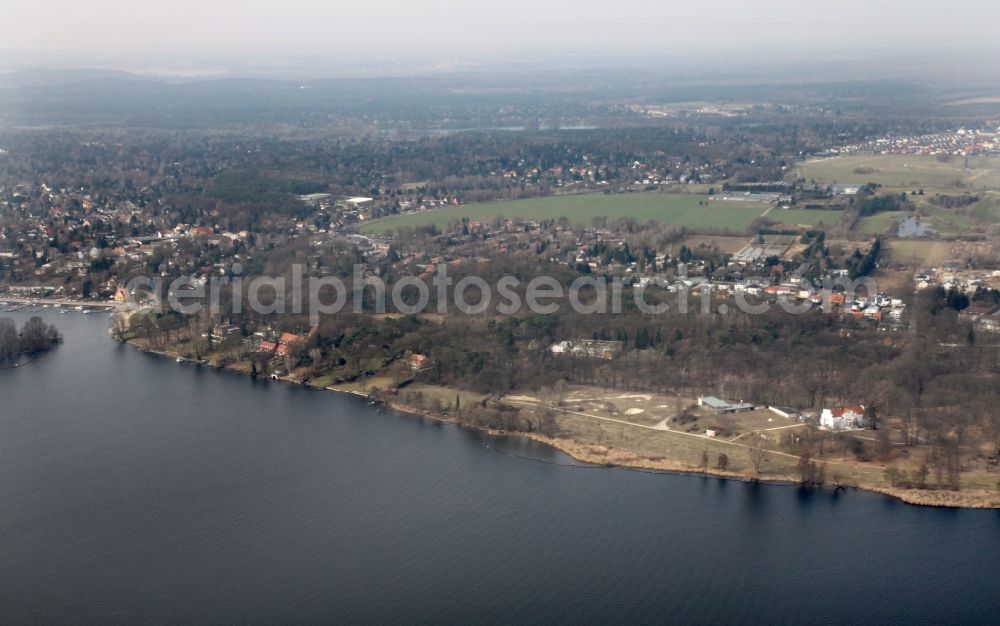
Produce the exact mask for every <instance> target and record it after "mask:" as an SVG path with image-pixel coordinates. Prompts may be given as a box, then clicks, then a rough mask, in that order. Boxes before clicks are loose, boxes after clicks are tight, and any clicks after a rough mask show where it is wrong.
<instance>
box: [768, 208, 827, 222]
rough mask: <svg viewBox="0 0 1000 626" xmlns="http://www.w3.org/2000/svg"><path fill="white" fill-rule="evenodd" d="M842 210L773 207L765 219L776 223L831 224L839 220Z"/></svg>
mask: <svg viewBox="0 0 1000 626" xmlns="http://www.w3.org/2000/svg"><path fill="white" fill-rule="evenodd" d="M843 213H844V212H843V211H832V210H831V211H826V210H823V209H773V210H772V211H771V212H770V213H768V214H767V219H769V220H770V221H772V222H776V223H778V224H793V225H802V226H816V225H817V224H820V223H822V224H823V225H824V226H833V225H834V224H836V223H837V222H838V221H840V216H841V215H843Z"/></svg>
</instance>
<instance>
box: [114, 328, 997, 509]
mask: <svg viewBox="0 0 1000 626" xmlns="http://www.w3.org/2000/svg"><path fill="white" fill-rule="evenodd" d="M126 343H129V344H131V345H133V346H134V347H136V348H137V349H139V350H140V351H142V352H145V353H148V354H154V355H157V356H163V357H168V358H174V359H176V358H178V357H180V355H179V354H176V353H172V352H170V351H168V350H152V349H149V348H147V347H145V346H142V345H141V344H140V343H139V342H137V341H135V340H134V339H130V340H128V341H127V342H126ZM194 362H195V363H197V364H199V365H208V366H209V367H213V368H215V369H219V370H222V371H228V372H233V373H238V374H242V375H248V373H247V372H245V371H243V370H241V369H239V368H234V367H229V366H222V367H219V366H217V365H214V364H212V363H210V362H208V361H194ZM278 380H279V381H281V382H288V383H292V384H298V385H304V383H301V382H296V381H293V380H291V379H288V378H287V377H285V378H279V379H278ZM314 388H315V389H320V390H324V391H332V392H335V393H342V394H347V395H351V396H354V397H362V398H369V399H374V398H375V396H373V395H372V394H368V393H365V392H361V391H353V390H348V389H336V388H333V387H314ZM455 391H456V392H458V390H455ZM377 402H378V403H379V404H380V405H382V406H385V407H387V408H389V409H391V410H393V411H396V412H399V413H404V414H407V415H411V416H415V417H421V418H426V419H430V420H434V421H437V422H442V423H450V424H455V425H457V426H463V427H468V428H472V429H474V430H476V431H478V432H481V433H483V434H486V435H490V436H517V437H523V438H525V439H530V440H532V441H535V442H537V443H542V444H545V445H548V446H551V447H553V448H555V449H557V450H559V451H560V452H563V453H564V454H566V455H568V456H569V457H571V458H572V459H574V460H575V461H579V462H581V463H585V464H587V465H589V466H594V467H605V468H621V469H627V470H644V471H652V472H656V473H665V474H676V475H685V476H702V477H709V478H717V479H723V480H736V481H739V482H755V483H761V484H767V485H774V486H781V485H783V486H797V487H800V488H802V489H815V490H824V491H825V490H826V487H824V486H822V485H820V486H809V485H802V484H801V482H800V481H799V480H797V479H796V477H795V476H793V475H771V476H764V477H752V476H748V475H746V474H745V473H742V472H736V471H727V470H720V469H716V468H712V467H692V466H690V465H688V464H684V463H681V462H678V461H674V460H670V459H657V460H654V459H649V458H643V457H641V456H639V455H637V454H636V453H634V452H632V451H629V450H625V449H618V448H609V449H607V450H601V451H595V450H594V448H595V446H593V445H589V444H585V443H580V442H578V441H575V440H573V439H567V438H561V437H549V436H546V435H542V434H540V433H534V432H520V431H501V430H494V429H490V428H481V427H477V426H475V425H470V424H461V423H459V422H458V421H457V420H456V419H455V418H454V417H450V416H444V415H437V414H434V413H431V412H429V411H427V410H425V409H418V408H416V407H412V406H408V405H407V404H406V403H404V402H402V401H400V400H399V399H398V398H395V397H384V396H378V399H377ZM849 489H860V490H863V491H869V492H872V493H879V494H882V495H885V496H889V497H891V498H894V499H896V500H899V501H901V502H904V503H906V504H911V505H915V506H929V507H945V508H967V509H1000V493H997V492H990V491H979V490H965V491H960V492H953V491H944V490H925V489H896V488H892V487H886V486H879V485H871V484H851V485H847V484H838V485H835V486H834V487H833V491H841V490H849Z"/></svg>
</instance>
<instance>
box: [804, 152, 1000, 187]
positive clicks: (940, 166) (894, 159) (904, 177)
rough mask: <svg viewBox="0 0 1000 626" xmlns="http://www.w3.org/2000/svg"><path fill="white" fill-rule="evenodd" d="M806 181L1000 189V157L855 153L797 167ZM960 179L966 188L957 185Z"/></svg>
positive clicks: (809, 162)
mask: <svg viewBox="0 0 1000 626" xmlns="http://www.w3.org/2000/svg"><path fill="white" fill-rule="evenodd" d="M798 170H799V172H800V173H801V175H802V176H803V177H804V178H805V179H806V180H807V181H809V180H816V181H817V182H825V183H843V184H864V183H869V182H872V183H880V184H882V185H883V186H885V187H889V188H893V189H906V190H911V189H924V190H925V191H927V190H931V189H933V190H937V191H940V192H942V193H946V192H949V191H951V192H955V191H958V190H961V189H969V190H980V191H981V190H983V189H1000V157H969V158H968V168H966V159H965V158H964V157H960V156H955V157H951V158H950V160H949V161H947V162H942V161H940V160H938V159H937V157H933V156H919V155H854V156H842V157H829V158H825V159H816V160H813V161H807V162H805V163H803V164H801V165H800V166H799V168H798ZM956 181H959V182H960V183H961V184H962V185H964V187H959V186H957V185H956Z"/></svg>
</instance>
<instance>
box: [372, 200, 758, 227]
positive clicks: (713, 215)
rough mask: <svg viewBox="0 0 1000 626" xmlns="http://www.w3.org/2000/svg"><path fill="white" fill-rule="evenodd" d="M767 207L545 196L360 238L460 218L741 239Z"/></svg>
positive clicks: (446, 211) (417, 216)
mask: <svg viewBox="0 0 1000 626" xmlns="http://www.w3.org/2000/svg"><path fill="white" fill-rule="evenodd" d="M769 206H770V205H767V204H761V203H755V202H708V196H706V195H699V194H682V193H631V194H610V195H607V194H601V193H595V194H582V195H572V196H569V195H567V196H549V197H545V198H530V199H526V200H511V201H508V202H489V203H479V204H466V205H461V206H455V207H447V208H443V209H435V210H430V211H422V212H420V213H409V214H406V215H395V216H392V217H387V218H383V219H380V220H375V221H372V222H369V223H367V224H364V225H362V226H361V229H360V230H361V232H363V233H376V232H390V231H394V230H398V229H400V228H413V227H416V226H427V225H430V224H434V225H436V226H437V227H438V228H445V227H446V226H447V225H448V223H449V222H456V221H459V220H461V219H462V218H468V219H470V220H472V221H480V222H489V221H490V220H493V219H495V218H497V217H504V218H508V219H513V218H526V219H559V218H560V217H565V218H567V219H569V220H570V221H572V222H574V223H577V224H583V225H587V226H589V225H590V224H592V223H593V220H594V218H597V217H607V218H612V219H613V218H620V217H621V218H632V219H634V220H636V221H639V222H646V221H649V220H657V221H660V222H663V223H667V224H676V225H678V226H684V227H686V228H689V229H691V230H693V231H701V232H719V233H723V232H728V233H734V234H742V233H743V232H744V231H745V230H746V228H747V226H749V225H750V223H751V222H752V221H753V220H755V219H756V218H758V217H760V216H761V214H762V213H764V211H766V210H767V209H768V207H769Z"/></svg>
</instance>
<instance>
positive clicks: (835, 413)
mask: <svg viewBox="0 0 1000 626" xmlns="http://www.w3.org/2000/svg"><path fill="white" fill-rule="evenodd" d="M864 419H865V406H864V405H863V404H856V405H853V406H843V407H838V408H835V409H823V412H822V413H821V414H820V416H819V425H820V427H821V428H826V429H828V430H856V429H858V428H862V427H864Z"/></svg>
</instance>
